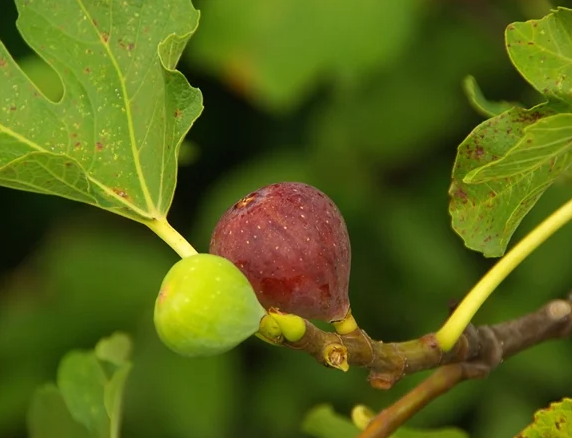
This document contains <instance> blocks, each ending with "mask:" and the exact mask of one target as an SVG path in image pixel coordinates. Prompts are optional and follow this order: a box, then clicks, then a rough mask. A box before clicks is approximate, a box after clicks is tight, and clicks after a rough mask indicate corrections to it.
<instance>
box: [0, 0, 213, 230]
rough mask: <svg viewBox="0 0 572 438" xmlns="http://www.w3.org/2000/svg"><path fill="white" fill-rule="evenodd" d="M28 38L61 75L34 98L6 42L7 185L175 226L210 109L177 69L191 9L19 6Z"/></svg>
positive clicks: (89, 0) (2, 147)
mask: <svg viewBox="0 0 572 438" xmlns="http://www.w3.org/2000/svg"><path fill="white" fill-rule="evenodd" d="M16 3H17V6H18V11H19V18H18V22H17V24H18V28H19V30H20V32H21V33H22V36H23V37H24V39H25V40H26V41H27V42H28V44H29V45H30V46H31V47H32V48H33V49H34V50H35V51H37V52H38V53H39V54H40V56H42V57H43V58H44V59H45V60H46V61H47V63H48V64H49V65H51V66H52V67H53V68H54V70H55V71H56V72H57V73H58V75H59V76H60V78H61V80H62V82H63V87H64V96H63V99H62V100H61V102H59V103H54V102H51V101H50V100H48V99H47V98H46V97H44V95H42V94H41V92H40V91H39V90H38V89H36V88H35V86H34V85H33V84H32V83H31V82H30V80H29V79H28V78H27V77H26V76H25V75H24V74H23V73H22V71H21V70H20V68H19V67H18V65H17V64H16V63H15V61H14V60H13V59H12V57H11V56H10V54H9V53H8V51H7V50H6V47H5V46H4V45H3V44H1V43H0V96H2V99H1V100H0V185H4V186H7V187H11V188H15V189H20V190H27V191H33V192H38V193H45V194H52V195H58V196H63V197H65V198H69V199H73V200H76V201H81V202H85V203H88V204H92V205H95V206H98V207H101V208H104V209H107V210H110V211H113V212H115V213H118V214H121V215H123V216H127V217H130V218H132V219H135V220H139V221H143V220H145V219H146V218H147V219H148V218H156V217H163V216H165V215H166V213H167V211H168V209H169V207H170V204H171V201H172V197H173V193H174V188H175V183H176V175H177V155H178V148H179V145H180V143H181V141H182V139H183V137H184V136H185V134H186V133H187V131H188V130H189V128H190V126H191V124H192V123H193V122H194V120H195V119H196V118H197V117H198V115H199V114H200V112H201V110H202V98H201V94H200V92H199V91H198V90H196V89H194V88H192V87H191V86H190V85H189V84H188V82H187V80H186V79H185V77H184V76H183V75H182V74H181V73H180V72H178V71H176V70H174V68H175V64H176V63H177V61H178V59H179V57H180V55H181V52H182V50H183V48H184V46H185V44H186V42H187V41H188V39H189V38H190V37H191V35H192V34H193V32H194V31H195V29H196V27H197V24H198V16H199V14H198V12H197V11H196V10H195V9H194V8H193V7H192V5H191V3H190V1H188V0H145V1H138V2H134V1H121V0H110V1H106V2H101V1H96V0H82V1H75V0H63V1H58V2H55V3H54V2H52V1H50V0H26V1H24V0H18V1H17V2H16Z"/></svg>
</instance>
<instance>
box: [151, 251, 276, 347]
mask: <svg viewBox="0 0 572 438" xmlns="http://www.w3.org/2000/svg"><path fill="white" fill-rule="evenodd" d="M265 314H266V312H265V310H264V308H263V307H262V306H261V305H260V303H259V302H258V300H257V299H256V295H255V294H254V291H253V289H252V286H251V285H250V283H249V281H248V279H247V278H246V277H245V276H244V275H243V274H242V272H240V270H239V269H238V268H237V267H236V266H235V265H233V264H232V263H231V262H230V261H228V260H226V259H224V258H222V257H218V256H216V255H211V254H197V255H193V256H190V257H187V258H184V259H182V260H179V261H178V262H177V263H175V264H174V265H173V266H172V267H171V269H170V270H169V272H168V273H167V275H166V276H165V278H164V280H163V283H162V285H161V290H160V292H159V295H158V296H157V300H156V301H155V316H154V320H155V328H156V330H157V334H158V335H159V338H160V339H161V340H162V341H163V343H164V344H165V345H167V346H168V347H169V348H170V349H171V350H173V351H175V352H176V353H178V354H180V355H183V356H194V357H197V356H212V355H215V354H220V353H224V352H225V351H228V350H230V349H231V348H234V347H235V346H236V345H238V344H240V343H241V342H242V341H244V340H245V339H246V338H248V337H249V336H251V335H253V334H254V333H256V332H257V331H258V327H259V323H260V319H261V318H262V317H263V316H264V315H265Z"/></svg>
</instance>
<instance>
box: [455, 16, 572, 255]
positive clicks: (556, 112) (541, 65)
mask: <svg viewBox="0 0 572 438" xmlns="http://www.w3.org/2000/svg"><path fill="white" fill-rule="evenodd" d="M571 25H572V10H569V9H564V8H559V9H558V10H556V11H555V12H553V13H551V14H549V15H547V16H546V17H544V18H542V19H541V20H531V21H527V22H526V23H514V24H512V25H510V26H508V28H507V30H506V33H505V39H506V46H507V50H508V53H509V56H510V58H511V60H512V62H513V63H514V65H515V67H516V68H517V69H518V70H519V72H520V73H521V74H522V76H523V77H524V78H525V79H526V80H528V81H529V82H530V83H531V84H532V85H533V86H534V87H535V88H536V89H537V90H538V91H539V92H541V93H542V94H543V95H544V97H545V98H546V100H547V102H546V103H543V104H540V105H538V106H536V107H534V108H532V109H530V110H526V109H523V108H520V107H513V108H512V109H508V110H506V111H504V112H502V113H501V114H497V115H495V116H494V117H492V118H490V119H489V120H487V121H485V122H483V123H481V124H480V125H479V126H477V128H475V130H473V132H471V134H469V136H468V137H467V138H466V139H465V140H464V141H463V142H462V143H461V145H460V146H459V148H458V151H457V158H456V160H455V166H454V169H453V177H452V179H453V181H452V184H451V187H450V189H449V194H450V197H451V202H450V206H449V211H450V213H451V216H452V225H453V228H454V230H455V231H456V232H457V233H458V234H459V235H460V236H461V237H462V238H463V240H464V241H465V245H466V246H467V247H469V248H471V249H474V250H477V251H480V252H482V253H483V254H484V255H485V256H486V257H500V256H502V255H503V254H504V253H505V251H506V248H507V246H508V243H509V241H510V238H511V237H512V235H513V233H514V232H515V230H516V229H517V227H518V226H519V224H520V223H521V221H522V219H523V218H524V217H525V216H526V215H527V214H528V212H529V211H530V210H531V209H532V207H533V206H534V205H535V204H536V202H537V201H538V200H539V199H540V197H541V196H542V194H543V193H544V192H545V191H546V190H547V189H548V188H549V187H550V186H551V185H552V184H553V183H554V182H555V181H557V180H558V179H560V177H563V176H565V175H567V174H568V173H569V171H570V167H571V164H572V158H571V155H570V151H571V146H572V129H571V128H570V124H571V122H572V98H570V93H569V90H570V89H571V88H572V80H571V79H570V75H572V67H571V65H572V39H571V38H572V30H571V29H572V28H571ZM465 86H466V89H468V90H469V93H468V94H470V95H471V93H472V95H473V98H472V99H471V100H472V101H473V103H474V104H475V105H476V106H478V107H479V108H481V112H484V113H487V114H489V115H494V113H495V111H497V110H500V109H501V108H498V107H497V108H491V107H489V106H485V104H484V103H483V101H482V99H481V96H480V92H479V91H478V89H477V88H476V84H475V83H474V82H473V81H472V79H470V78H469V79H467V82H466V84H465ZM475 102H476V103H475Z"/></svg>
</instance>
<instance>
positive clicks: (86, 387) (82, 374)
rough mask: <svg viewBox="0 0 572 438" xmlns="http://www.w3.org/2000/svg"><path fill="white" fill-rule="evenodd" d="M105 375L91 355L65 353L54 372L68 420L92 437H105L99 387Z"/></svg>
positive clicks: (106, 418) (106, 421) (106, 427)
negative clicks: (79, 425) (56, 370)
mask: <svg viewBox="0 0 572 438" xmlns="http://www.w3.org/2000/svg"><path fill="white" fill-rule="evenodd" d="M106 380H107V379H106V376H105V372H104V370H103V368H102V367H101V364H100V363H99V362H98V360H97V358H96V357H95V355H94V354H93V353H90V352H80V351H74V352H71V353H68V354H67V355H66V356H65V357H64V358H63V360H62V362H61V364H60V367H59V369H58V379H57V384H58V387H59V388H60V391H61V394H62V396H63V398H64V400H65V403H66V406H67V407H68V409H69V411H70V413H71V415H72V417H73V418H74V419H75V420H76V421H77V422H79V423H81V424H83V425H84V426H85V427H86V428H87V430H88V431H89V432H90V434H91V435H92V436H106V431H108V430H109V428H110V423H109V416H108V415H107V412H106V410H105V403H104V392H103V390H102V389H103V387H104V386H105V383H106Z"/></svg>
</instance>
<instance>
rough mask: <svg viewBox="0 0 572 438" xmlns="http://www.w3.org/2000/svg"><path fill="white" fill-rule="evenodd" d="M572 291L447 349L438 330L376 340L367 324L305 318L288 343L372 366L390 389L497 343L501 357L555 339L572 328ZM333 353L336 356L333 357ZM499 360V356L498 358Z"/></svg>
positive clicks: (335, 361) (328, 362) (373, 378)
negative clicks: (348, 326) (321, 323)
mask: <svg viewBox="0 0 572 438" xmlns="http://www.w3.org/2000/svg"><path fill="white" fill-rule="evenodd" d="M571 309H572V294H571V295H570V297H569V298H568V299H567V300H555V301H552V302H550V303H548V304H546V305H545V306H543V307H542V308H540V309H539V310H537V311H536V312H534V313H530V314H528V315H525V316H522V317H520V318H517V319H515V320H512V321H507V322H504V323H501V324H497V325H494V326H482V327H478V328H475V327H474V326H472V325H469V327H468V328H467V329H466V330H465V332H464V333H463V335H462V336H461V338H460V339H459V341H458V342H457V343H456V344H455V346H454V347H453V348H452V349H451V350H450V351H448V352H444V351H442V350H441V349H440V348H439V345H438V343H437V342H436V340H435V335H434V334H432V333H431V334H428V335H425V336H423V337H421V338H419V339H415V340H412V341H407V342H400V343H384V342H381V341H375V340H373V339H371V338H370V337H369V336H368V335H367V333H365V332H364V331H363V330H362V329H359V328H358V329H356V330H354V331H353V332H351V333H349V334H347V335H339V334H337V333H332V332H325V331H323V330H320V329H319V328H317V327H316V326H314V325H313V324H312V323H311V322H309V321H305V324H306V331H305V334H304V336H302V338H301V339H300V340H299V341H297V342H288V341H285V342H284V345H286V346H288V347H290V348H292V349H295V350H302V351H305V352H306V353H308V354H310V355H312V356H314V358H315V359H316V360H317V361H318V362H320V363H322V364H323V365H325V366H334V367H336V368H341V367H340V366H338V365H339V364H340V363H341V362H344V361H347V364H349V365H355V366H360V367H364V368H367V369H369V371H370V374H369V381H370V384H371V385H372V386H373V387H375V388H378V389H389V388H391V387H392V386H393V385H394V384H395V383H396V382H398V381H399V380H400V379H402V378H403V377H404V376H406V375H408V374H413V373H415V372H419V371H423V370H428V369H432V368H436V367H439V366H442V365H447V364H452V363H465V362H471V361H473V362H474V361H477V360H482V354H483V352H484V351H490V349H491V348H492V346H494V347H495V348H496V350H499V351H500V354H501V357H500V358H502V359H506V358H508V357H509V356H512V355H513V354H515V353H517V352H519V351H521V350H523V349H525V348H528V347H530V346H532V345H535V344H537V343H539V342H542V341H545V340H547V339H551V338H558V337H564V336H568V335H569V333H570V331H571V330H572V323H571V322H570V321H571V318H570V313H571V312H572V310H571ZM332 352H333V353H334V354H335V358H333V357H331V355H332ZM499 360H500V359H499Z"/></svg>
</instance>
